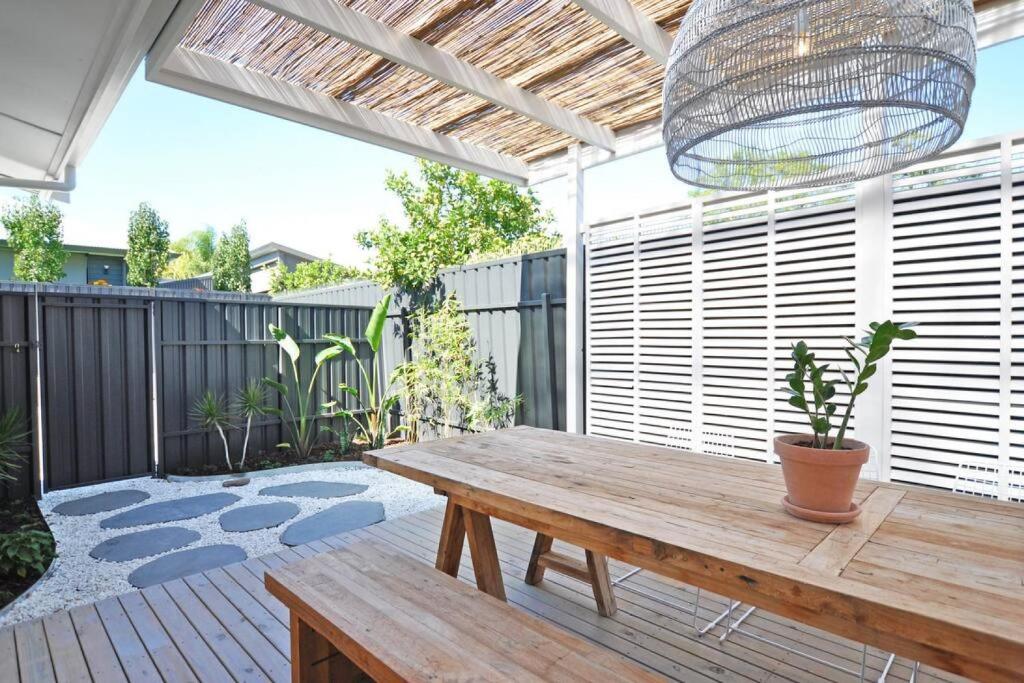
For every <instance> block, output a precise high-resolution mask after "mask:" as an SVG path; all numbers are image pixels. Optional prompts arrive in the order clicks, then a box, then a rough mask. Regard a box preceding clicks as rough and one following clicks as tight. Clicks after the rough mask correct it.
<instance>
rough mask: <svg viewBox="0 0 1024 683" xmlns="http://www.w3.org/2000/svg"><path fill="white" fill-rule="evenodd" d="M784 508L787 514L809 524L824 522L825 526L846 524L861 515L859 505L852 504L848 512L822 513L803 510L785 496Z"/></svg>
mask: <svg viewBox="0 0 1024 683" xmlns="http://www.w3.org/2000/svg"><path fill="white" fill-rule="evenodd" d="M782 506H783V507H784V508H786V512H788V513H789V514H791V515H793V516H794V517H799V518H800V519H806V520H807V521H809V522H822V523H824V524H846V523H847V522H852V521H853V520H855V519H857V515H859V514H860V505H857V503H850V509H849V511H848V512H821V511H819V510H809V509H807V508H802V507H800V506H799V505H794V504H793V503H791V502H789V496H788V495H787V496H783V498H782Z"/></svg>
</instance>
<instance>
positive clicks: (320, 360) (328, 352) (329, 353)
mask: <svg viewBox="0 0 1024 683" xmlns="http://www.w3.org/2000/svg"><path fill="white" fill-rule="evenodd" d="M342 352H343V349H341V348H340V347H338V346H328V347H327V348H326V349H324V350H323V351H321V352H320V353H318V354H316V358H315V359H314V361H313V362H314V363H316V364H317V365H323V364H324V363H326V362H327V361H329V360H331V359H333V358H337V357H338V356H339V355H341V353H342Z"/></svg>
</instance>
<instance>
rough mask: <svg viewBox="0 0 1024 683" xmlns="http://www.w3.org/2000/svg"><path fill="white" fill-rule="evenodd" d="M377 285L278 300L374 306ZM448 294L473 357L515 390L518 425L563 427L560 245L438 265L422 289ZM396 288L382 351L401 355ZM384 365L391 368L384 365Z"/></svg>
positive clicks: (405, 304)
mask: <svg viewBox="0 0 1024 683" xmlns="http://www.w3.org/2000/svg"><path fill="white" fill-rule="evenodd" d="M383 294H384V292H383V291H382V290H381V288H380V287H378V286H377V285H375V284H373V283H370V282H359V283H354V284H349V285H341V286H338V287H327V288H323V289H313V290H305V291H301V292H289V293H288V294H284V295H279V296H277V297H275V298H274V300H275V301H277V302H279V303H296V302H302V303H307V304H330V305H335V306H373V305H374V304H376V303H377V301H379V300H380V298H381V297H382V296H383ZM447 294H455V296H456V297H458V299H459V301H460V302H461V303H462V306H463V309H464V310H465V312H466V314H467V316H468V317H469V322H470V325H471V327H472V330H473V336H474V338H475V339H476V343H477V348H478V352H479V355H480V360H493V361H494V368H495V372H496V380H497V384H498V389H499V390H500V391H501V392H502V393H504V394H506V395H508V396H513V395H516V394H521V395H522V396H523V405H522V408H521V409H520V411H519V414H518V415H517V416H516V422H517V423H518V424H527V425H533V426H536V427H545V428H549V429H562V430H564V429H565V387H566V382H565V250H564V249H557V250H553V251H547V252H541V253H537V254H529V255H527V256H522V257H515V258H508V259H502V260H499V261H490V262H487V263H480V264H474V265H470V266H465V267H462V268H452V269H448V270H445V271H443V272H442V273H441V274H440V276H439V278H438V284H437V287H435V288H434V289H433V290H431V292H430V293H429V296H430V297H432V298H434V299H435V300H436V299H438V298H440V297H443V296H445V295H447ZM412 303H413V302H412V301H410V297H408V296H405V295H398V294H396V295H395V297H394V301H393V303H392V308H391V313H390V316H389V320H390V322H391V324H390V329H389V335H388V342H387V343H388V353H387V358H388V360H389V361H390V363H391V364H392V367H393V365H394V364H395V363H397V362H399V361H400V359H401V358H403V357H404V353H405V352H404V349H405V345H406V340H405V339H404V338H403V335H405V334H407V331H406V330H404V329H403V324H402V314H403V309H408V308H409V307H410V306H411V305H412ZM389 370H390V368H389Z"/></svg>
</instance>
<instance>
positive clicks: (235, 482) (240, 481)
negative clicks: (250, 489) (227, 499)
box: [221, 477, 249, 489]
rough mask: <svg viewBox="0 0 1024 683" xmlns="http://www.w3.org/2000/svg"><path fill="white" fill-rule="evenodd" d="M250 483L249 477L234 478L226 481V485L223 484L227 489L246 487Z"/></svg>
mask: <svg viewBox="0 0 1024 683" xmlns="http://www.w3.org/2000/svg"><path fill="white" fill-rule="evenodd" d="M248 483H249V477H232V478H231V479H225V480H224V483H223V484H221V486H223V487H224V488H226V489H229V488H232V487H234V486H245V485H247V484H248Z"/></svg>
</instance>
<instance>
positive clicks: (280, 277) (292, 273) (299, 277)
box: [270, 260, 364, 294]
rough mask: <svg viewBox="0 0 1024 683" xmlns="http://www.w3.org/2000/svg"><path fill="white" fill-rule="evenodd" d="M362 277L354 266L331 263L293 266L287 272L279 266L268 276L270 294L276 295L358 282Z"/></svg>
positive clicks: (315, 262)
mask: <svg viewBox="0 0 1024 683" xmlns="http://www.w3.org/2000/svg"><path fill="white" fill-rule="evenodd" d="M363 276H364V273H363V271H361V270H360V269H359V268H356V267H354V266H343V265H341V264H338V263H334V262H333V261H326V260H320V261H309V262H307V263H300V264H298V265H297V266H295V270H288V269H287V268H286V267H285V266H284V265H282V264H279V265H278V267H277V268H275V269H274V272H273V274H272V275H271V276H270V293H271V294H278V293H279V292H287V291H289V290H293V289H313V288H314V287H326V286H328V285H337V284H341V283H343V282H349V281H351V280H359V279H361V278H362V277H363Z"/></svg>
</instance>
